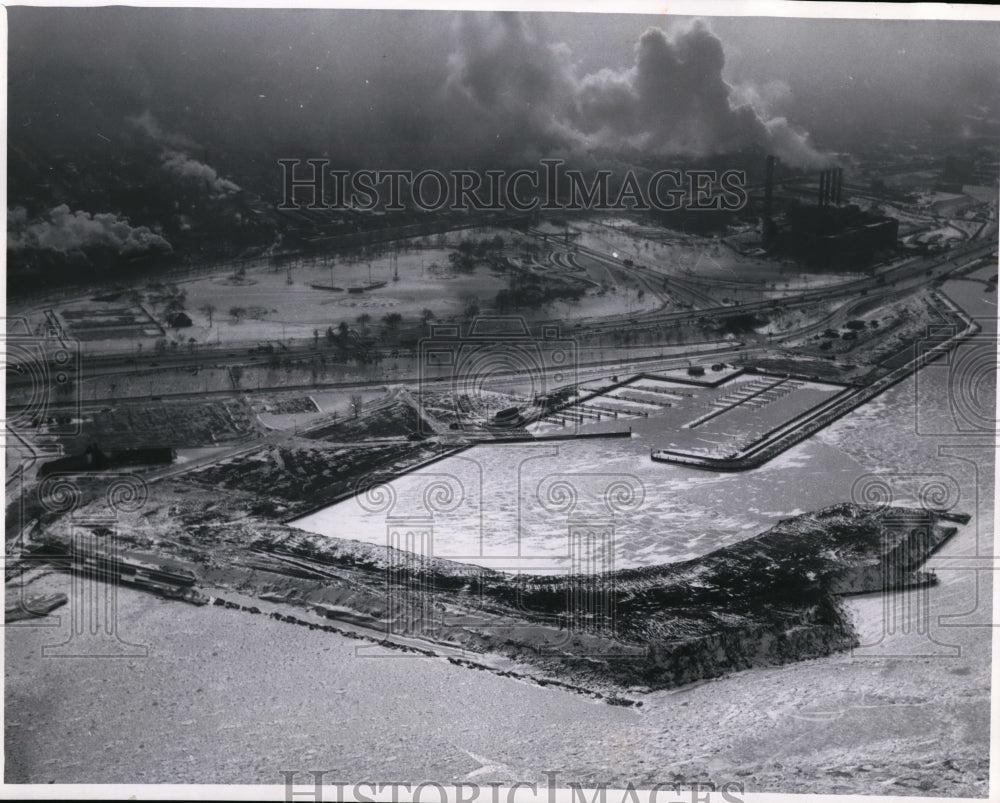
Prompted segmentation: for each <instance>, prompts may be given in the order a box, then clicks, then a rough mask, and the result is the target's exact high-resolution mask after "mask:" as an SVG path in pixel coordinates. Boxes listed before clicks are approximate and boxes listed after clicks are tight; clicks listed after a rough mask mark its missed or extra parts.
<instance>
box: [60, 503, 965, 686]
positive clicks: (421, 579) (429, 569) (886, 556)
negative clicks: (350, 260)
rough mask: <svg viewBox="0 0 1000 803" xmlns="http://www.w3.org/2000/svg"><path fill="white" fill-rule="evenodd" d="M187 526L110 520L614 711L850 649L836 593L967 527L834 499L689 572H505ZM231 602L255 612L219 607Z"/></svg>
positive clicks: (248, 582) (279, 611)
mask: <svg viewBox="0 0 1000 803" xmlns="http://www.w3.org/2000/svg"><path fill="white" fill-rule="evenodd" d="M186 501H188V502H195V500H193V499H188V500H186ZM196 506H197V505H195V507H196ZM202 510H203V508H202ZM219 512H221V511H219ZM161 515H162V516H163V518H162V519H161V518H160V517H161ZM184 518H185V517H184V515H183V511H182V510H180V509H179V507H178V506H177V505H170V506H167V508H166V510H165V511H163V513H162V514H161V513H157V512H156V511H153V512H150V511H148V510H147V511H145V512H144V514H143V516H142V520H141V521H139V520H136V521H134V522H127V521H125V522H121V524H122V525H123V526H122V527H121V529H120V532H131V533H133V535H132V536H130V539H131V542H132V543H133V544H138V545H140V546H143V547H145V548H147V549H148V548H150V547H154V549H155V551H156V552H157V553H159V554H162V555H163V556H164V558H165V559H167V558H169V560H171V561H172V562H173V564H174V565H177V560H178V559H180V560H182V561H183V560H184V559H185V558H188V559H189V561H188V563H187V565H188V566H189V567H190V570H191V571H192V573H193V574H194V576H195V577H196V587H197V588H198V589H199V590H200V592H201V594H203V595H205V596H207V597H210V598H214V600H215V602H216V604H219V605H224V606H226V607H236V608H242V609H243V610H245V611H249V612H250V613H262V612H265V613H270V615H271V616H273V617H274V618H278V619H281V620H282V621H290V622H292V623H295V624H300V625H307V626H309V627H317V628H325V627H331V628H332V629H333V630H335V631H337V632H343V633H346V634H348V635H352V636H354V637H358V638H364V639H367V640H369V641H373V642H377V643H381V644H384V645H386V646H389V647H395V648H398V649H415V650H417V651H423V650H426V651H428V652H429V653H430V654H437V655H443V656H445V657H448V658H449V659H450V660H453V661H456V662H459V663H462V662H465V664H467V665H471V666H475V667H476V668H480V669H489V670H491V671H497V672H504V673H509V674H516V675H520V676H525V677H531V678H533V679H535V680H536V681H538V682H545V683H558V684H560V685H566V686H567V687H571V688H573V689H574V690H578V691H579V690H583V691H588V692H590V693H593V694H595V695H597V696H599V697H603V698H605V699H608V700H610V701H615V700H618V701H623V700H622V698H620V697H619V692H621V691H622V690H633V691H645V690H650V689H658V688H670V687H676V686H680V685H684V684H688V683H691V682H693V681H697V680H702V679H706V678H713V677H719V676H721V675H724V674H727V673H729V672H733V671H738V670H742V669H749V668H752V667H759V666H768V665H776V664H784V663H789V662H792V661H798V660H804V659H807V658H814V657H820V656H824V655H829V654H831V653H833V652H836V651H840V650H846V649H850V648H852V647H854V646H856V645H857V643H858V639H857V636H856V634H855V632H854V628H853V626H852V623H851V621H850V617H849V616H848V615H847V614H846V613H845V611H844V609H843V607H842V606H841V604H840V602H839V598H840V596H841V595H845V594H865V593H879V592H884V593H889V592H892V591H895V590H898V589H902V588H906V587H912V586H915V585H922V584H928V583H934V582H936V578H935V577H934V575H933V574H932V573H928V572H925V571H922V570H921V568H920V567H921V566H922V564H923V563H924V561H925V560H926V559H927V557H928V556H929V555H931V554H932V553H933V552H934V551H935V550H936V549H937V548H938V547H940V546H941V545H942V544H943V543H944V542H945V541H947V539H948V538H950V537H951V536H952V535H953V534H954V533H955V532H956V531H957V527H956V526H954V525H956V524H964V523H966V522H967V521H968V517H967V516H965V515H962V514H953V513H947V512H944V511H928V510H922V509H910V508H894V507H882V508H873V507H862V506H858V505H853V504H841V505H835V506H832V507H828V508H825V509H823V510H820V511H816V512H813V513H808V514H804V515H801V516H796V517H794V518H790V519H786V520H782V521H781V522H779V523H778V524H777V525H775V526H774V527H772V528H771V529H769V530H767V531H766V532H763V533H761V534H759V535H757V536H754V537H752V538H749V539H747V540H745V541H742V542H739V543H737V544H734V545H732V546H728V547H725V548H722V549H719V550H716V551H714V552H711V553H709V554H707V555H704V556H702V557H699V558H696V559H693V560H688V561H683V562H679V563H672V564H666V565H660V566H652V567H645V568H640V569H627V570H620V571H616V572H609V573H605V574H599V575H581V576H538V575H529V576H520V577H515V576H512V575H509V574H505V573H502V572H497V571H493V570H490V569H485V568H482V567H479V566H472V565H468V564H461V563H456V562H452V561H446V560H441V559H434V558H424V557H421V556H419V555H414V554H412V553H405V552H400V551H398V550H393V549H390V548H387V547H378V546H374V545H370V544H365V543H361V542H357V541H352V540H348V539H337V538H327V537H323V536H316V535H312V534H308V533H304V532H302V531H299V530H296V529H294V528H292V527H288V526H286V525H282V524H279V523H275V522H267V521H263V520H257V519H253V518H243V519H241V520H239V521H235V522H234V521H229V522H227V524H226V526H225V528H224V530H223V529H222V528H221V527H219V526H215V527H212V526H208V525H207V523H205V522H204V519H202V522H203V524H202V526H201V527H200V528H193V529H186V531H185V534H184V535H183V536H182V537H178V536H177V535H176V533H169V530H170V528H169V527H168V526H167V519H169V520H171V521H172V522H173V527H174V528H177V527H179V526H180V527H183V526H184ZM130 523H131V524H134V527H133V528H131V529H130V527H129V526H128V525H129V524H130ZM216 524H217V525H218V524H221V522H219V521H218V520H217V521H216ZM59 530H60V528H59V526H58V522H57V523H55V525H54V526H53V527H51V528H49V529H48V531H47V533H46V539H45V543H46V548H47V549H49V550H51V548H52V545H53V540H56V541H58V540H59V538H60V535H59ZM143 532H145V533H148V534H149V535H148V536H147V537H145V538H143V535H142V534H143ZM153 534H155V537H152V536H153ZM168 534H169V535H168ZM169 536H172V537H169ZM195 555H196V556H197V558H196V559H195V560H190V558H191V557H193V556H195ZM227 592H229V593H232V594H236V595H238V596H241V597H250V598H254V599H256V600H259V602H260V606H257V605H249V606H248V605H238V604H236V603H230V604H227V600H226V594H227ZM262 609H269V610H262ZM291 610H295V611H297V614H296V615H292V614H291V613H290V611H291ZM331 621H333V622H336V623H337V624H336V626H333V625H329V624H327V623H329V622H331ZM623 702H627V701H623Z"/></svg>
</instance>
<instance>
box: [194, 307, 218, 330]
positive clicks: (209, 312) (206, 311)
mask: <svg viewBox="0 0 1000 803" xmlns="http://www.w3.org/2000/svg"><path fill="white" fill-rule="evenodd" d="M216 309H217V307H216V306H215V304H202V305H201V306H200V307H199V308H198V311H199V312H201V313H202V314H203V315H204V316H205V317H206V318H208V328H209V329H211V328H212V316H213V315H214V314H215V310H216Z"/></svg>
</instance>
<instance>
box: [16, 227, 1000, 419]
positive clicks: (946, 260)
mask: <svg viewBox="0 0 1000 803" xmlns="http://www.w3.org/2000/svg"><path fill="white" fill-rule="evenodd" d="M535 234H536V235H537V236H539V237H540V238H542V239H545V240H549V239H551V240H552V241H554V242H555V243H556V244H559V243H560V240H559V237H558V236H555V235H546V234H544V233H541V232H535ZM572 248H573V249H575V250H576V251H578V252H579V253H582V254H584V255H586V256H587V257H589V258H591V259H594V260H597V261H599V262H601V263H603V264H605V265H608V266H609V267H613V268H615V269H616V270H618V271H623V272H626V273H630V274H631V275H633V277H635V278H636V279H638V280H639V281H641V282H642V283H643V284H645V285H646V286H647V287H648V288H649V289H650V290H651V291H652V292H662V291H663V289H664V288H665V289H667V290H668V291H672V292H674V293H676V294H678V295H681V294H683V295H685V296H687V297H688V298H689V299H690V300H691V301H698V302H700V303H702V304H704V306H701V307H700V308H697V309H684V310H675V311H670V312H664V311H662V310H652V311H647V312H636V313H633V314H631V315H619V316H615V317H613V318H603V319H584V320H581V321H577V322H576V323H575V326H574V328H572V329H570V330H568V331H567V327H566V323H565V322H564V321H558V320H557V321H551V322H549V323H552V324H557V325H560V327H561V328H562V330H563V332H562V334H563V336H564V337H572V338H574V339H576V340H577V341H579V342H583V341H585V340H586V339H588V338H599V337H601V336H607V335H611V334H614V333H619V332H622V331H623V330H627V331H632V332H638V331H654V330H662V329H666V328H676V327H683V326H689V325H691V324H695V323H697V322H699V321H705V320H709V321H716V320H723V319H725V318H728V317H732V316H736V315H748V314H755V313H770V314H774V313H775V312H779V311H787V310H792V309H797V308H801V307H808V306H811V305H816V304H821V303H823V304H827V303H830V302H837V301H850V300H852V299H853V300H859V299H861V298H862V297H863V298H864V301H865V302H871V301H872V300H878V299H883V298H889V297H891V296H898V295H903V294H905V293H907V292H910V291H912V290H914V289H917V288H918V287H921V286H924V285H928V284H931V283H932V282H934V281H935V280H937V279H939V278H941V277H943V276H946V275H947V274H949V273H951V272H953V271H954V270H956V269H958V268H961V267H963V266H964V265H967V264H969V263H970V262H973V261H975V260H978V259H981V258H983V257H986V256H988V255H990V254H995V252H996V244H995V243H993V242H989V241H987V242H984V241H982V240H979V241H974V242H969V243H966V244H963V245H962V246H959V247H957V248H954V249H951V250H949V251H947V252H944V253H940V254H934V255H929V256H926V257H917V258H914V259H911V260H907V261H906V262H904V263H902V264H900V265H896V266H894V267H889V268H887V269H884V270H881V271H879V272H876V273H874V274H873V275H871V276H865V277H863V278H859V279H852V280H849V281H846V282H843V283H841V284H837V285H832V286H825V287H822V288H816V289H812V290H803V291H801V292H798V293H794V294H791V295H786V296H784V297H781V298H773V299H763V300H759V301H753V302H749V303H744V304H725V305H720V304H718V303H717V302H716V300H715V299H713V298H712V297H711V296H709V295H707V294H706V293H705V292H704V290H703V289H702V288H701V287H700V286H699V284H700V283H698V282H694V281H691V280H690V279H683V278H678V277H674V276H665V275H664V274H662V273H660V272H658V271H655V270H653V269H651V268H648V267H645V266H642V265H636V264H632V265H625V264H624V263H623V261H622V260H621V259H616V258H615V257H613V256H611V255H610V254H607V253H602V252H600V251H597V250H595V249H592V248H588V247H586V246H581V245H579V244H574V245H573V246H572ZM835 314H836V313H834V314H833V315H835ZM833 315H831V316H826V318H825V319H824V320H822V321H818V322H811V323H810V324H809V325H808V326H807V327H806V328H805V329H803V330H801V331H799V330H796V331H795V332H786V333H783V334H782V335H781V337H780V338H776V340H775V342H780V341H782V340H787V339H789V338H792V337H798V336H801V335H802V334H804V333H807V332H806V330H809V331H814V330H817V327H819V328H820V329H822V328H823V327H824V326H825V325H826V323H827V320H828V319H831V318H832V317H833ZM538 325H539V326H541V325H542V322H539V324H538ZM421 331H422V330H421ZM66 342H67V343H69V342H70V341H68V340H67V341H66ZM726 348H728V349H730V350H731V349H732V346H731V345H730V346H727V347H726ZM274 349H275V350H274V352H273V353H263V352H260V351H255V350H252V349H248V348H247V347H246V346H245V345H244V346H243V347H242V348H241V347H237V346H233V345H224V346H212V345H209V344H199V345H198V346H197V347H196V348H194V349H192V350H188V349H186V348H181V349H178V350H170V351H166V352H163V353H159V354H155V353H150V352H146V353H145V354H142V355H131V354H123V353H105V354H96V355H95V354H89V355H85V356H83V357H82V364H81V371H82V373H83V374H85V375H87V376H90V377H108V376H113V375H116V374H121V375H147V374H150V373H159V372H163V371H170V370H190V371H197V370H200V369H202V368H212V367H227V366H234V365H241V366H254V365H267V364H268V363H270V362H272V361H273V360H274V359H275V357H278V358H280V359H282V360H283V361H284V360H308V359H311V358H312V357H314V356H323V357H325V358H326V359H327V360H329V359H333V358H335V357H336V356H337V351H338V350H337V348H336V346H333V345H327V343H326V340H325V337H323V336H321V337H320V338H319V343H318V345H315V344H314V342H313V339H311V338H310V339H302V340H301V341H300V342H295V343H291V344H284V343H279V344H278V345H276V346H274ZM612 350H613V349H612ZM378 351H379V353H380V356H381V357H382V359H390V358H392V357H393V350H391V349H387V348H385V347H382V348H380V349H378ZM402 356H403V357H404V358H405V357H408V356H411V355H410V353H409V352H408V350H402ZM676 359H680V358H676ZM604 364H605V365H608V366H614V367H619V366H621V363H620V361H619V360H617V359H616V360H614V361H611V360H607V361H605V363H604ZM57 367H58V366H56V365H55V364H53V365H51V366H50V368H51V369H52V370H55V369H56V368H57ZM417 379H418V377H410V378H407V377H400V378H398V379H394V380H393V381H400V382H406V381H411V382H413V381H417ZM31 381H32V380H31V377H30V376H27V375H23V374H18V373H15V372H12V371H8V374H7V382H8V385H9V387H11V388H12V389H13V388H18V387H21V386H24V385H27V384H29V383H30V382H31ZM385 381H386V380H385V379H384V378H379V379H376V380H372V381H371V382H367V383H358V382H351V383H345V385H344V386H345V387H347V386H349V387H356V386H358V385H359V384H384V383H385ZM323 386H324V387H334V386H336V385H327V384H324V385H323ZM309 387H310V388H314V387H315V386H314V385H310V386H309ZM287 389H291V388H287ZM164 395H169V394H164ZM202 395H203V394H202ZM12 409H14V406H12Z"/></svg>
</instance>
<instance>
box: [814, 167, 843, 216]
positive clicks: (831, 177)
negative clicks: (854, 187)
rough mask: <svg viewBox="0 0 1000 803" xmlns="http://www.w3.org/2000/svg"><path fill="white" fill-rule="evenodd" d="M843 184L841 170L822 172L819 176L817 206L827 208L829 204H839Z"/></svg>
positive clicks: (839, 168)
mask: <svg viewBox="0 0 1000 803" xmlns="http://www.w3.org/2000/svg"><path fill="white" fill-rule="evenodd" d="M843 183H844V170H843V168H841V167H838V168H836V169H834V170H824V171H822V172H821V173H820V174H819V205H820V206H827V205H828V204H830V203H831V202H833V203H835V204H840V203H841V200H842V197H843V195H842V190H843Z"/></svg>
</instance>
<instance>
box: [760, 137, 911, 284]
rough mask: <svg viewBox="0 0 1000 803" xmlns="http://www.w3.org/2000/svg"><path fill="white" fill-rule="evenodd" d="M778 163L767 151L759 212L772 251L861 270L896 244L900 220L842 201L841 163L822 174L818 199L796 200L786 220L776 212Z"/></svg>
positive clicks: (841, 268) (821, 267)
mask: <svg viewBox="0 0 1000 803" xmlns="http://www.w3.org/2000/svg"><path fill="white" fill-rule="evenodd" d="M774 164H775V160H774V157H773V156H768V157H767V175H766V183H765V187H764V209H763V215H762V217H761V235H762V239H763V242H764V247H765V248H767V249H768V251H770V252H771V253H774V254H776V255H779V256H791V257H794V258H795V259H798V260H800V261H802V262H804V263H805V264H806V265H808V266H810V267H812V268H816V269H818V270H831V271H858V270H864V269H866V268H868V267H869V266H870V265H871V264H872V263H873V262H874V261H875V260H876V258H877V256H878V255H879V254H880V253H881V252H886V251H891V250H893V249H895V247H896V240H897V238H898V235H899V221H897V220H896V219H895V218H891V217H887V216H885V215H876V214H873V213H870V212H864V211H862V210H861V207H859V206H858V205H857V204H844V203H843V181H844V171H843V170H842V169H841V168H836V169H832V170H824V171H822V172H821V173H820V176H819V194H818V198H817V202H816V203H815V204H806V203H801V202H799V201H792V202H790V203H788V204H787V205H786V208H785V212H784V216H783V219H782V218H780V217H778V216H777V215H775V214H774V205H775V198H774Z"/></svg>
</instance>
